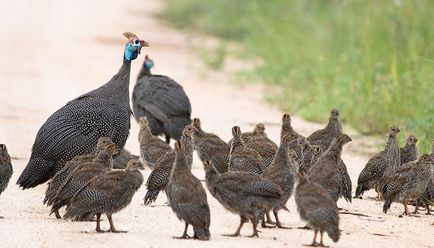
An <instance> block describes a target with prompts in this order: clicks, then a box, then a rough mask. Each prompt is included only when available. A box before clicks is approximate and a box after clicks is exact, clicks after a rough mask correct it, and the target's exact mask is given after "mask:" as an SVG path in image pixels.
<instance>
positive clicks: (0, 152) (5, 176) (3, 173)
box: [0, 144, 14, 195]
mask: <svg viewBox="0 0 434 248" xmlns="http://www.w3.org/2000/svg"><path fill="white" fill-rule="evenodd" d="M13 172H14V170H13V168H12V162H11V157H10V156H9V153H8V149H7V148H6V145H4V144H0V195H1V193H2V192H3V191H5V189H6V187H7V186H8V184H9V180H10V179H11V176H12V173H13Z"/></svg>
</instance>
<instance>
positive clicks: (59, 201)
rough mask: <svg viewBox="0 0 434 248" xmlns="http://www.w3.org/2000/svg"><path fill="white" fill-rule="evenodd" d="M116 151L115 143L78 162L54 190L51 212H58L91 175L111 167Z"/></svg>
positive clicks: (103, 171)
mask: <svg viewBox="0 0 434 248" xmlns="http://www.w3.org/2000/svg"><path fill="white" fill-rule="evenodd" d="M117 152H118V151H117V149H116V147H115V145H109V146H108V147H103V148H102V149H101V150H100V151H98V154H97V155H96V156H95V158H94V159H92V161H90V162H86V163H81V164H79V165H78V166H77V167H76V168H75V169H74V170H73V171H71V172H70V173H69V175H68V177H67V178H66V179H65V180H64V182H63V183H62V185H61V186H60V187H59V189H58V190H57V192H56V195H55V196H54V197H53V199H52V206H51V213H58V211H59V209H60V208H61V207H63V206H66V205H68V204H69V202H70V201H71V199H72V197H73V196H74V194H75V193H76V192H77V191H78V190H79V189H80V188H81V187H82V186H83V185H85V184H86V183H87V182H88V181H89V180H90V179H92V178H93V177H95V176H97V175H99V174H102V173H106V172H108V171H110V170H111V169H112V168H113V158H112V157H113V155H114V154H116V153H117Z"/></svg>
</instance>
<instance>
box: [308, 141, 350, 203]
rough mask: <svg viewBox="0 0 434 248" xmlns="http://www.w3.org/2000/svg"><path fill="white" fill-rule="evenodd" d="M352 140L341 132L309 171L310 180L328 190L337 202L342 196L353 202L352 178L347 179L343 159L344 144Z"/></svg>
mask: <svg viewBox="0 0 434 248" xmlns="http://www.w3.org/2000/svg"><path fill="white" fill-rule="evenodd" d="M350 141H351V138H350V137H349V136H348V135H346V134H340V135H339V136H338V137H337V138H335V139H334V140H333V142H332V143H331V145H330V146H329V148H328V149H327V150H326V151H325V152H324V153H323V154H322V155H321V156H320V157H319V158H318V160H317V161H316V162H315V164H314V165H313V166H312V168H311V169H310V170H309V173H308V176H309V180H310V181H311V182H313V183H317V184H319V185H321V186H322V187H323V188H324V189H325V190H327V191H328V192H329V193H330V195H331V197H332V199H333V200H334V202H335V203H336V202H337V201H338V199H339V198H340V197H341V196H343V197H344V198H345V199H346V200H347V201H349V202H351V188H349V189H348V187H351V179H350V180H349V182H348V181H347V180H348V178H349V176H347V175H348V172H347V168H346V166H345V164H344V163H343V161H342V159H341V153H342V146H343V145H345V144H346V143H348V142H350ZM348 190H349V192H348Z"/></svg>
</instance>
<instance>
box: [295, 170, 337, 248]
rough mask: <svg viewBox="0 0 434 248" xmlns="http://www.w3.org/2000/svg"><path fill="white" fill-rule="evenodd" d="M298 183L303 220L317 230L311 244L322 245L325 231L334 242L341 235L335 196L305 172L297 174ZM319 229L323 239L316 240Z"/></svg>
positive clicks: (297, 190) (298, 202) (297, 201)
mask: <svg viewBox="0 0 434 248" xmlns="http://www.w3.org/2000/svg"><path fill="white" fill-rule="evenodd" d="M297 179H298V185H297V187H296V188H295V203H296V205H297V210H298V213H299V214H300V217H301V219H302V220H304V221H306V222H307V225H308V226H309V227H310V228H311V229H312V230H313V231H314V232H315V235H314V237H313V242H312V244H311V245H310V246H322V247H324V243H323V233H324V232H327V234H328V235H329V237H330V238H331V239H332V240H333V242H337V241H338V240H339V237H340V235H341V232H340V230H339V215H338V208H337V207H336V203H335V202H334V200H333V198H332V197H331V195H330V194H329V192H328V191H327V190H325V189H324V188H323V187H321V185H319V184H317V183H314V182H311V181H310V180H309V178H308V177H307V176H306V175H305V174H304V173H303V172H299V173H298V174H297ZM318 231H319V232H320V234H321V241H320V243H319V244H318V243H317V242H316V236H317V234H318Z"/></svg>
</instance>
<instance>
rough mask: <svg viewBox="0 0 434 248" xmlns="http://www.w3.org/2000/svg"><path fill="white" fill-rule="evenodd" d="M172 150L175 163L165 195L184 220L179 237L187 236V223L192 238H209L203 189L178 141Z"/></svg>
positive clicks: (208, 221) (207, 208) (209, 219)
mask: <svg viewBox="0 0 434 248" xmlns="http://www.w3.org/2000/svg"><path fill="white" fill-rule="evenodd" d="M174 150H175V154H176V155H175V163H174V164H173V167H172V171H171V172H170V180H169V183H168V184H167V197H168V199H169V203H170V207H171V208H172V211H173V212H174V213H175V214H176V216H177V217H178V219H180V220H183V221H184V222H185V229H184V233H183V234H182V236H181V237H179V238H181V239H187V238H189V236H188V235H187V229H188V225H192V226H193V230H194V235H193V238H194V239H199V240H209V239H210V236H211V235H210V232H209V226H210V223H211V215H210V210H209V206H208V201H207V198H206V192H205V189H204V188H203V186H202V184H201V183H200V181H199V179H197V178H196V177H195V176H193V174H192V173H191V171H190V168H189V165H188V163H187V159H186V158H185V156H184V153H185V152H184V151H183V145H182V143H181V142H180V141H178V142H177V143H176V144H175V149H174Z"/></svg>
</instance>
